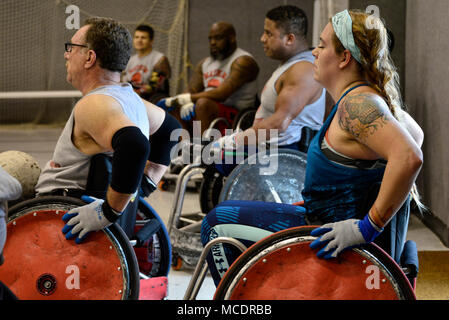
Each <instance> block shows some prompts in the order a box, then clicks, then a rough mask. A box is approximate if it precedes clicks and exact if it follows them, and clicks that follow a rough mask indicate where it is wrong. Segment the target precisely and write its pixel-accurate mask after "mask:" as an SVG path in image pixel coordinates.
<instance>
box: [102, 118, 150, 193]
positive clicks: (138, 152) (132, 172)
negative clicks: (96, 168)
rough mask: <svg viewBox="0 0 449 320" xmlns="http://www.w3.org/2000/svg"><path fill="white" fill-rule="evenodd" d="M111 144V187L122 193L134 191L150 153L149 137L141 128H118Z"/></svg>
mask: <svg viewBox="0 0 449 320" xmlns="http://www.w3.org/2000/svg"><path fill="white" fill-rule="evenodd" d="M111 145H112V148H113V149H114V156H113V157H112V174H111V188H112V189H114V190H115V191H117V192H120V193H134V192H135V191H136V190H137V187H138V186H139V183H140V181H141V178H142V174H143V170H144V168H145V163H146V160H147V159H148V154H149V153H150V145H149V143H148V139H147V138H146V137H145V135H144V134H143V133H142V132H141V131H140V129H139V128H137V127H133V126H129V127H124V128H121V129H119V130H117V132H116V133H115V134H114V136H113V137H112V141H111Z"/></svg>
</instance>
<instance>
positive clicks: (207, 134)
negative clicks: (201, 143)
mask: <svg viewBox="0 0 449 320" xmlns="http://www.w3.org/2000/svg"><path fill="white" fill-rule="evenodd" d="M220 121H223V122H224V123H225V125H226V127H228V128H229V127H231V124H230V123H229V121H228V120H227V119H226V118H224V117H219V118H215V119H214V120H212V122H211V123H210V125H209V128H207V130H206V131H205V132H204V138H205V139H210V135H209V131H210V129H212V128H214V127H215V125H216V124H217V123H219V122H220Z"/></svg>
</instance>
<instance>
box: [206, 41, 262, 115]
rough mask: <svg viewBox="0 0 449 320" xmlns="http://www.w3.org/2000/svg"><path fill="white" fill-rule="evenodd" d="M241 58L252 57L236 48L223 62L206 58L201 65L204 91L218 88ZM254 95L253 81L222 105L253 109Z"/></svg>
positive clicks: (254, 82) (239, 108)
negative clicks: (235, 62) (236, 61)
mask: <svg viewBox="0 0 449 320" xmlns="http://www.w3.org/2000/svg"><path fill="white" fill-rule="evenodd" d="M241 56H250V57H253V56H252V55H251V54H250V53H249V52H247V51H245V50H243V49H240V48H237V49H236V50H235V51H234V52H233V53H232V54H231V55H230V56H229V57H227V58H226V59H224V60H216V59H213V58H212V57H207V58H206V60H205V61H204V62H203V65H202V71H203V85H204V88H205V89H204V91H209V90H212V89H215V88H217V87H218V86H220V85H221V84H222V83H223V81H224V80H225V79H226V78H227V77H229V74H230V73H231V66H232V64H233V63H234V61H235V60H236V59H237V58H239V57H241ZM256 94H257V84H256V80H253V81H251V82H247V83H245V84H244V85H243V86H241V87H240V88H239V89H238V90H237V91H235V92H234V93H233V94H231V95H230V96H229V97H228V98H227V99H226V101H224V102H223V104H224V105H227V106H231V107H234V108H236V109H237V110H243V109H245V108H248V107H253V106H254V102H255V99H256Z"/></svg>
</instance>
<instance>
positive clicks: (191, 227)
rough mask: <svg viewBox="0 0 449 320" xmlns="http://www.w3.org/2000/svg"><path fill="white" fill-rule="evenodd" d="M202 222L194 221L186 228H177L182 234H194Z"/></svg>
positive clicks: (199, 228)
mask: <svg viewBox="0 0 449 320" xmlns="http://www.w3.org/2000/svg"><path fill="white" fill-rule="evenodd" d="M202 223H203V221H195V223H192V224H189V225H188V226H185V227H182V228H179V230H180V231H184V232H195V231H196V230H201V224H202Z"/></svg>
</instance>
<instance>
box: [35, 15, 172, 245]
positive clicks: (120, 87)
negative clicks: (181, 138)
mask: <svg viewBox="0 0 449 320" xmlns="http://www.w3.org/2000/svg"><path fill="white" fill-rule="evenodd" d="M131 46H132V38H131V35H130V33H129V31H128V30H127V29H126V28H125V27H123V26H122V25H121V24H119V23H118V22H116V21H114V20H112V19H108V18H90V19H88V20H86V22H85V25H84V26H83V27H82V28H80V29H79V30H78V31H77V32H76V33H75V35H74V36H73V37H72V39H71V41H70V42H68V43H66V44H65V51H66V52H65V53H64V59H65V61H66V63H65V64H66V69H67V81H68V82H69V83H70V84H72V86H73V87H75V88H76V89H78V90H80V91H81V92H82V94H83V97H82V99H80V100H79V101H78V103H77V104H76V105H75V107H74V109H73V111H72V113H71V115H70V117H69V120H68V121H67V123H66V126H65V128H64V130H63V131H62V133H61V136H60V137H59V140H58V142H57V144H56V147H55V151H54V154H53V158H52V160H51V161H49V162H48V163H47V164H46V165H45V167H44V169H43V170H42V173H41V175H40V177H39V180H38V183H37V185H36V192H37V195H38V196H40V195H48V194H52V195H61V194H62V195H72V196H76V195H81V194H83V192H84V191H85V190H86V189H88V188H87V182H88V176H89V174H90V172H89V171H90V169H91V167H90V166H91V160H92V157H93V156H95V155H98V154H105V155H109V156H112V173H111V181H110V184H109V186H108V188H107V193H106V196H105V197H104V200H103V199H95V198H94V199H91V201H92V200H93V202H91V203H89V204H87V205H85V206H82V207H79V208H75V209H72V210H70V211H69V212H68V213H67V214H66V215H64V217H63V220H64V221H65V222H67V223H66V225H65V227H64V228H63V233H64V234H65V235H66V238H67V239H72V238H76V240H75V242H76V243H80V242H82V241H83V240H84V238H85V237H86V236H87V234H88V233H89V232H92V231H97V230H101V229H103V228H105V227H107V226H109V225H110V224H112V223H114V222H115V221H117V220H118V219H119V218H121V216H122V213H123V211H124V210H125V208H126V206H127V205H128V203H129V202H130V200H131V199H132V197H133V195H134V194H135V193H136V190H137V188H138V187H139V185H140V183H141V181H143V182H144V184H145V187H146V188H147V190H148V192H151V191H152V190H154V189H155V186H156V184H157V183H158V182H159V180H160V178H161V177H162V175H163V174H164V172H165V170H166V168H167V165H168V164H169V163H170V149H171V147H172V146H173V145H174V144H175V143H176V142H177V141H174V142H172V143H171V142H170V133H171V131H172V130H173V129H176V128H179V127H180V125H179V123H178V122H177V121H176V120H175V119H174V118H173V117H172V116H170V115H169V114H167V113H166V112H165V111H164V110H162V109H161V108H159V107H157V106H155V105H153V104H151V103H149V102H147V101H144V100H142V99H141V98H140V97H139V96H138V95H137V94H136V93H135V92H134V91H133V88H132V87H131V85H130V84H129V83H121V82H120V74H121V72H122V71H123V70H124V69H125V67H126V65H127V63H128V60H129V58H130V53H131ZM150 144H151V151H152V152H151V153H150ZM142 173H144V174H142ZM84 194H85V192H84ZM120 220H121V221H127V220H131V221H132V220H133V217H126V215H124V217H123V219H120ZM131 223H132V222H131ZM120 225H122V223H120ZM124 225H125V226H127V225H128V224H127V222H125V223H124ZM124 231H125V232H126V233H127V234H128V236H129V235H130V233H132V230H126V229H125V228H124Z"/></svg>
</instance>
